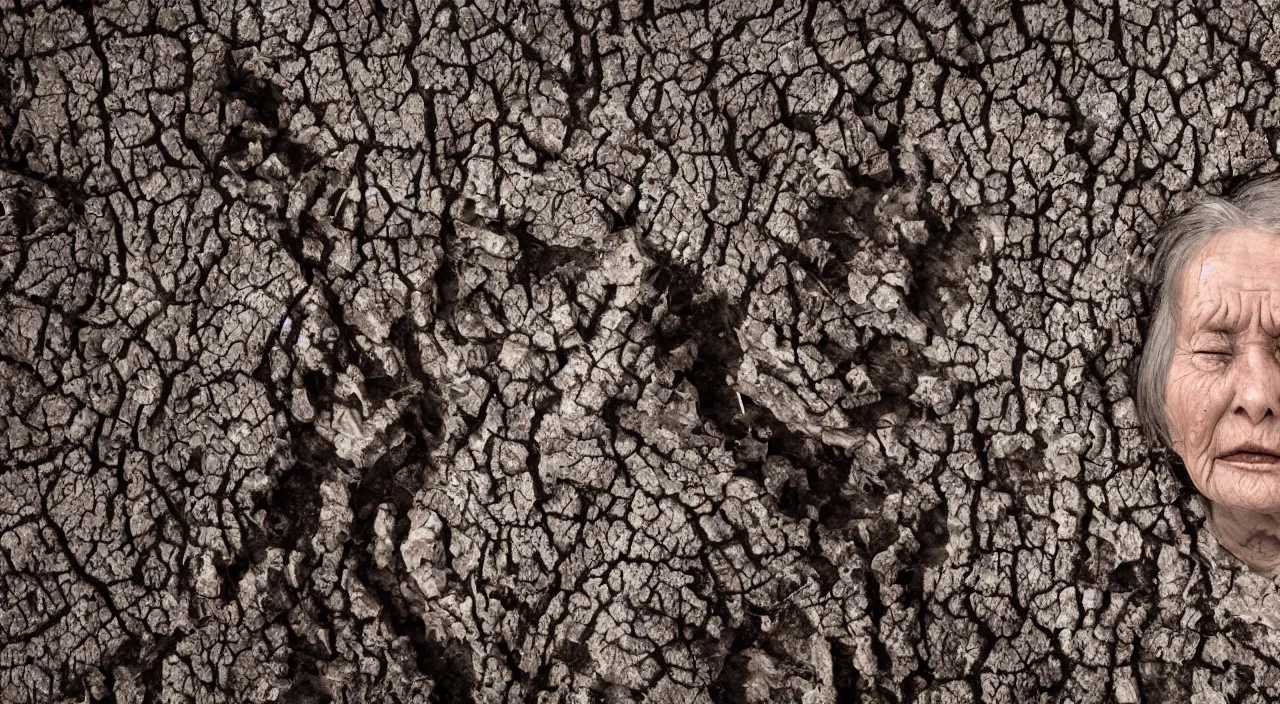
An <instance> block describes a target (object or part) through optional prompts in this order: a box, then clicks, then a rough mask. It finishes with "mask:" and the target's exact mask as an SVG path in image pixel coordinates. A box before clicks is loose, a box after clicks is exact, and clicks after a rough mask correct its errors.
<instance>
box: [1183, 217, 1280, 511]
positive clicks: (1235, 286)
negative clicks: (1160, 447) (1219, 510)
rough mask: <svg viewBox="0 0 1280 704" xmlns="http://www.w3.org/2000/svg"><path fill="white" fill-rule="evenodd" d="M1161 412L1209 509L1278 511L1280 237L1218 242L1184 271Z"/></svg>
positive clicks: (1243, 234) (1243, 235)
mask: <svg viewBox="0 0 1280 704" xmlns="http://www.w3.org/2000/svg"><path fill="white" fill-rule="evenodd" d="M1179 315H1180V318H1179V320H1178V332H1177V338H1176V341H1175V343H1174V353H1173V360H1172V362H1171V363H1170V365H1169V373H1168V376H1167V377H1166V378H1165V406H1166V408H1165V410H1166V413H1167V414H1168V416H1167V417H1168V421H1169V434H1170V436H1171V439H1172V441H1173V449H1174V451H1176V452H1177V453H1178V454H1179V455H1180V456H1181V457H1182V460H1183V462H1184V463H1185V464H1186V466H1187V470H1188V472H1189V473H1190V475H1191V479H1192V481H1193V482H1195V485H1196V488H1197V489H1199V490H1200V492H1201V493H1202V494H1204V495H1205V497H1206V498H1208V499H1210V500H1211V501H1215V502H1220V503H1223V504H1226V505H1228V506H1232V507H1235V508H1239V509H1245V510H1248V511H1260V512H1265V513H1276V512H1280V417H1278V414H1280V239H1277V238H1276V237H1275V236H1272V235H1267V234H1263V233H1259V232H1254V231H1252V230H1231V231H1227V232H1223V233H1220V234H1218V235H1216V236H1215V237H1214V238H1213V239H1212V240H1210V242H1209V244H1207V245H1206V246H1205V247H1204V249H1203V250H1202V251H1201V252H1200V253H1199V254H1198V255H1196V257H1195V258H1193V259H1192V261H1191V264H1190V265H1189V266H1188V267H1187V271H1186V272H1184V273H1183V279H1182V299H1181V311H1180V313H1179Z"/></svg>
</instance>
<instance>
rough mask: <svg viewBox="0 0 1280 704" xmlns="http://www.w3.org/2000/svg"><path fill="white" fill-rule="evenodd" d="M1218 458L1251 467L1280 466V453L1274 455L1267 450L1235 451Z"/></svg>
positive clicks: (1272, 467)
mask: <svg viewBox="0 0 1280 704" xmlns="http://www.w3.org/2000/svg"><path fill="white" fill-rule="evenodd" d="M1218 459H1220V460H1225V461H1227V462H1230V463H1232V464H1238V465H1241V466H1243V467H1246V468H1250V469H1277V468H1280V455H1272V454H1269V453H1266V452H1235V453H1232V454H1230V455H1224V456H1222V457H1219V458H1218Z"/></svg>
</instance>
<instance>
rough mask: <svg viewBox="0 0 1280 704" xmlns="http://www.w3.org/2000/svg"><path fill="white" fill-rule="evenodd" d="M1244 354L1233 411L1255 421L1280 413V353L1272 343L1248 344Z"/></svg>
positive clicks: (1255, 423) (1256, 422) (1255, 422)
mask: <svg viewBox="0 0 1280 704" xmlns="http://www.w3.org/2000/svg"><path fill="white" fill-rule="evenodd" d="M1243 354H1244V357H1245V359H1244V360H1243V361H1244V362H1245V364H1244V365H1243V366H1242V367H1241V375H1240V377H1239V381H1238V386H1237V393H1236V407H1235V409H1234V411H1235V412H1236V413H1243V414H1245V415H1246V416H1248V417H1249V420H1251V421H1253V423H1254V425H1257V424H1258V423H1261V422H1262V421H1263V420H1264V419H1266V418H1267V417H1268V416H1271V417H1272V418H1273V419H1274V418H1275V417H1276V416H1277V415H1280V357H1278V356H1277V353H1276V349H1275V348H1274V346H1271V345H1258V346H1250V347H1248V348H1247V351H1245V352H1243Z"/></svg>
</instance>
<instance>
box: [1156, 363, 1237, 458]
mask: <svg viewBox="0 0 1280 704" xmlns="http://www.w3.org/2000/svg"><path fill="white" fill-rule="evenodd" d="M1171 372H1172V373H1171V374H1170V382H1171V387H1172V388H1170V394H1169V401H1170V407H1169V409H1168V411H1169V414H1170V416H1171V417H1172V418H1171V420H1172V425H1173V426H1174V427H1175V428H1176V429H1177V431H1178V432H1176V433H1175V435H1180V436H1181V437H1182V438H1183V439H1184V442H1185V445H1184V447H1183V453H1184V457H1183V460H1184V461H1187V462H1189V463H1190V462H1192V461H1194V460H1195V459H1198V458H1199V455H1201V454H1203V453H1205V452H1207V451H1208V449H1209V444H1210V440H1211V439H1212V436H1213V429H1214V426H1215V425H1216V418H1217V416H1218V415H1220V413H1218V412H1217V410H1218V406H1220V405H1221V396H1222V395H1223V392H1224V389H1225V388H1226V378H1225V375H1224V374H1222V373H1218V372H1214V371H1211V370H1205V369H1199V368H1197V365H1195V364H1193V363H1186V362H1183V363H1180V364H1175V365H1174V368H1173V369H1171Z"/></svg>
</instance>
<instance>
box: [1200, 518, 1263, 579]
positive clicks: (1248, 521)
mask: <svg viewBox="0 0 1280 704" xmlns="http://www.w3.org/2000/svg"><path fill="white" fill-rule="evenodd" d="M1209 532H1210V533H1212V534H1213V536H1214V537H1215V538H1217V539H1218V542H1219V543H1221V544H1222V546H1223V547H1225V548H1226V549H1227V550H1229V551H1230V552H1231V554H1233V555H1235V556H1236V557H1237V558H1239V559H1240V561H1241V562H1244V563H1245V564H1246V565H1248V566H1249V568H1250V569H1252V570H1253V571H1255V572H1258V573H1261V574H1265V575H1268V576H1271V575H1275V574H1277V573H1278V572H1280V516H1277V515H1275V514H1269V513H1258V512H1256V511H1247V510H1245V509H1240V508H1235V507H1232V506H1227V505H1226V504H1220V503H1217V502H1214V501H1210V502H1209Z"/></svg>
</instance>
